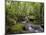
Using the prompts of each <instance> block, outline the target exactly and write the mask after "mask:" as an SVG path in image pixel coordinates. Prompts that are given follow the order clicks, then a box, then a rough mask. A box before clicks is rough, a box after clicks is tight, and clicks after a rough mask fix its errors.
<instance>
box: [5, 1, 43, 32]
mask: <svg viewBox="0 0 46 35" xmlns="http://www.w3.org/2000/svg"><path fill="white" fill-rule="evenodd" d="M5 9H6V26H7V28H8V30H7V32H21V31H24V30H23V27H24V24H23V23H22V22H21V21H22V20H25V21H28V22H32V24H36V25H41V24H44V21H43V20H44V4H43V3H38V2H19V1H6V8H5ZM25 17H27V19H28V20H26V19H25Z"/></svg>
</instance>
